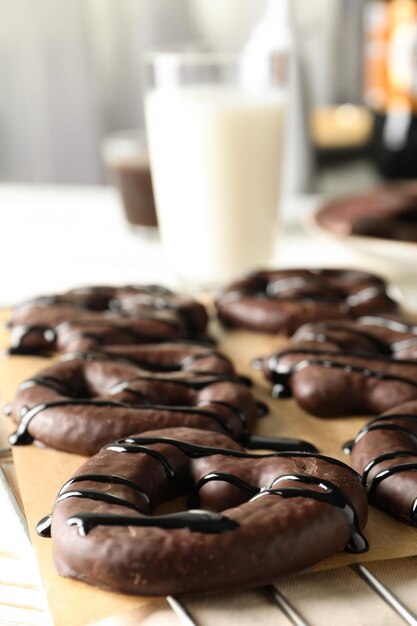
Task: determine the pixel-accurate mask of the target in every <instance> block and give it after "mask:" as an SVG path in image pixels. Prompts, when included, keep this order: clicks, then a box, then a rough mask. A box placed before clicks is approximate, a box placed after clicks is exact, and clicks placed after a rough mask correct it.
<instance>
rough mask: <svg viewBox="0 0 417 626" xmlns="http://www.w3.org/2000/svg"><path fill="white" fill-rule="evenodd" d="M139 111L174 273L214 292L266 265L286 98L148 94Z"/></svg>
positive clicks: (192, 90)
mask: <svg viewBox="0 0 417 626" xmlns="http://www.w3.org/2000/svg"><path fill="white" fill-rule="evenodd" d="M145 106H146V122H147V132H148V141H149V150H150V158H151V167H152V178H153V184H154V191H155V195H156V205H157V211H158V221H159V226H160V229H161V237H162V243H163V246H164V250H165V253H166V256H167V259H168V262H169V264H170V267H171V268H172V270H173V271H174V272H175V273H176V274H177V275H178V276H180V277H181V278H182V279H183V280H184V281H186V282H189V283H191V284H194V285H198V286H213V285H218V284H220V283H223V282H225V281H227V280H230V279H231V278H233V277H235V276H236V275H237V274H239V273H241V272H243V271H247V270H249V269H254V268H255V267H259V266H261V265H262V264H264V263H266V262H267V261H268V259H269V258H270V257H271V254H272V251H273V247H274V242H275V239H276V236H277V210H278V206H277V205H278V191H279V182H280V171H281V144H282V135H283V125H284V96H283V95H282V94H281V93H280V92H278V91H269V92H266V93H265V92H264V93H255V92H253V93H252V92H243V91H239V90H238V89H237V88H232V87H226V86H200V87H179V88H172V89H160V90H154V91H151V92H149V93H148V95H147V97H146V103H145Z"/></svg>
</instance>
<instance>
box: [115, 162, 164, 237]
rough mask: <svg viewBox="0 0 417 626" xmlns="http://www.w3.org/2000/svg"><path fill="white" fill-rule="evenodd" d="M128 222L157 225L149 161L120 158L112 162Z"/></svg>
mask: <svg viewBox="0 0 417 626" xmlns="http://www.w3.org/2000/svg"><path fill="white" fill-rule="evenodd" d="M112 169H113V175H114V178H115V181H116V184H117V186H118V188H119V190H120V193H121V195H122V200H123V207H124V210H125V213H126V218H127V220H128V222H129V223H130V224H132V225H134V226H153V227H157V226H158V222H157V218H156V210H155V201H154V195H153V188H152V178H151V171H150V166H149V163H146V162H145V161H138V162H135V161H134V160H132V159H129V160H128V159H126V160H122V159H120V160H119V161H117V162H116V163H113V164H112Z"/></svg>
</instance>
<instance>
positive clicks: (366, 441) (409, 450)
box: [346, 400, 417, 526]
mask: <svg viewBox="0 0 417 626" xmlns="http://www.w3.org/2000/svg"><path fill="white" fill-rule="evenodd" d="M346 452H351V455H352V456H351V460H352V465H353V467H354V468H355V469H356V470H357V471H358V472H359V473H360V474H362V476H363V481H364V484H365V486H366V491H367V493H368V497H369V501H370V502H371V503H372V504H374V505H375V506H377V507H379V508H381V509H383V510H384V511H386V512H387V513H389V514H390V515H393V516H394V517H398V518H399V519H401V520H402V521H404V522H407V523H408V524H411V525H413V526H417V401H416V400H414V401H412V402H407V403H405V404H401V405H399V406H397V407H394V408H393V409H391V410H390V411H389V412H388V413H386V414H384V415H380V416H379V417H376V418H375V419H373V420H371V421H370V422H369V423H368V424H366V426H364V427H363V428H362V429H361V430H360V432H359V434H358V435H357V436H356V438H355V439H354V440H353V441H350V442H348V443H347V444H346Z"/></svg>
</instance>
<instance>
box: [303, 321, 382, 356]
mask: <svg viewBox="0 0 417 626" xmlns="http://www.w3.org/2000/svg"><path fill="white" fill-rule="evenodd" d="M314 326H315V327H316V328H320V329H321V330H320V331H314V330H309V331H308V337H306V339H308V340H313V341H320V342H321V341H323V342H324V341H327V340H328V339H329V340H332V338H331V337H327V335H326V330H336V331H341V332H344V333H348V334H349V335H352V336H353V337H359V338H363V339H366V340H367V341H369V342H370V343H372V344H373V345H374V347H375V348H376V349H377V351H378V352H379V353H380V354H384V355H387V356H390V355H391V354H392V348H391V346H390V345H389V344H388V343H386V342H385V341H383V339H381V338H380V337H377V336H376V335H373V334H372V333H371V332H369V331H366V330H363V329H361V328H357V327H355V328H354V327H349V326H345V325H343V324H342V323H338V322H314ZM323 331H324V332H323ZM352 353H355V352H354V351H353V350H352Z"/></svg>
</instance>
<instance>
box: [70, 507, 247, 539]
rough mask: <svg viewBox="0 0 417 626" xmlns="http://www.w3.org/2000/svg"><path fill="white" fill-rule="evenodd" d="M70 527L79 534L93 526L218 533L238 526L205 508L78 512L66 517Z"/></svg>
mask: <svg viewBox="0 0 417 626" xmlns="http://www.w3.org/2000/svg"><path fill="white" fill-rule="evenodd" d="M67 524H68V525H69V526H74V525H75V526H77V527H78V532H79V533H80V535H81V536H85V535H87V534H88V533H89V532H90V530H92V529H93V528H95V527H96V526H133V527H144V526H147V527H152V526H153V527H157V528H166V529H179V530H189V531H191V532H199V533H208V534H219V533H224V532H230V531H232V530H236V529H238V528H239V524H238V523H237V522H235V520H233V519H231V518H230V517H226V516H225V515H221V514H220V513H214V512H213V511H205V510H197V511H194V510H190V511H180V512H179V513H169V514H168V515H150V516H145V515H143V516H141V517H130V516H127V515H113V514H99V513H79V514H78V515H73V516H72V517H70V518H69V519H68V520H67Z"/></svg>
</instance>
